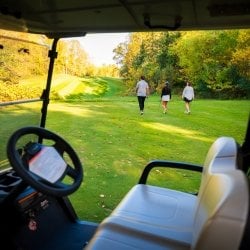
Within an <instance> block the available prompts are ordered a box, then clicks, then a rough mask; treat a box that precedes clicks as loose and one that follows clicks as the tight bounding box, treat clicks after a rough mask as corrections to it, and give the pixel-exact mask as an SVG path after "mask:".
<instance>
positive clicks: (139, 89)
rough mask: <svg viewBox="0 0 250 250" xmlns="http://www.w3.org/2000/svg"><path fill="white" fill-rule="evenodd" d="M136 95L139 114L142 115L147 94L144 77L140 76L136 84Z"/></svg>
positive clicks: (147, 89)
mask: <svg viewBox="0 0 250 250" xmlns="http://www.w3.org/2000/svg"><path fill="white" fill-rule="evenodd" d="M135 91H136V95H137V99H138V104H139V109H140V114H141V115H143V112H144V102H145V99H146V97H148V96H149V85H148V83H147V82H146V81H145V77H144V76H141V78H140V80H139V81H138V82H137V84H136V88H135Z"/></svg>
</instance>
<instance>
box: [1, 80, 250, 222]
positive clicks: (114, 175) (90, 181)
mask: <svg viewBox="0 0 250 250" xmlns="http://www.w3.org/2000/svg"><path fill="white" fill-rule="evenodd" d="M74 79H75V78H74ZM64 80H65V84H62V82H64ZM71 80H72V78H71ZM71 80H70V77H69V78H67V79H65V78H64V77H61V79H59V80H58V84H55V86H56V85H57V86H59V85H60V84H62V85H61V86H63V88H65V87H67V85H68V84H70V83H71ZM80 82H81V83H83V85H84V86H85V88H87V87H88V89H89V90H90V91H89V92H87V93H86V92H84V93H79V92H78V91H82V90H83V89H82V88H81V87H79V86H80V85H81V84H79V86H78V87H76V88H74V90H70V88H68V90H69V92H70V93H71V95H72V97H73V99H71V100H70V102H55V101H54V102H53V101H51V103H50V105H49V112H48V119H47V124H46V128H48V129H50V130H52V131H54V132H56V133H58V134H60V135H61V136H63V137H64V138H65V139H66V140H67V141H68V142H69V143H70V144H71V145H72V146H73V148H75V150H76V152H77V154H78V155H79V157H80V159H81V160H82V162H83V166H84V181H83V183H82V185H81V187H80V188H79V190H78V191H77V192H75V193H74V194H72V195H71V196H70V199H71V201H72V203H73V205H74V207H75V209H76V212H77V214H78V216H79V218H80V219H84V220H90V221H96V222H99V221H101V220H102V219H103V218H105V217H106V216H108V215H109V214H110V212H111V211H112V210H113V209H114V208H115V207H116V206H117V204H118V203H119V202H120V200H121V199H122V197H123V196H124V195H125V194H126V193H127V192H128V190H129V189H130V188H131V187H132V186H133V185H135V184H136V183H137V182H138V180H139V177H140V174H141V172H142V170H143V168H144V166H145V165H146V164H147V163H148V162H149V161H151V160H153V159H162V160H171V161H180V162H190V163H195V164H201V165H202V164H203V162H204V159H205V156H206V154H207V151H208V149H209V147H210V146H211V144H212V143H213V141H214V140H215V139H216V138H218V137H220V136H230V137H234V138H235V139H236V141H237V142H238V143H239V144H242V142H243V140H244V136H245V130H246V124H247V120H248V116H249V111H250V109H249V107H250V105H249V104H250V101H247V100H244V101H234V100H228V101H225V100H224V101H219V100H199V99H197V100H195V101H194V102H193V103H192V104H191V105H192V106H191V110H192V113H191V115H186V114H184V103H183V101H182V100H180V97H179V96H178V97H177V96H173V98H172V100H171V102H170V103H169V111H168V113H167V114H166V115H164V114H163V113H162V108H161V105H160V98H159V96H150V97H149V98H148V99H147V100H146V103H145V114H144V115H143V116H140V115H139V108H138V103H137V99H136V97H135V96H130V97H129V96H123V95H122V93H123V86H122V84H121V81H120V80H117V79H113V78H86V79H82V80H81V81H80ZM92 90H93V91H92ZM74 91H76V92H74ZM31 106H32V107H31ZM31 108H32V109H31ZM34 109H36V111H37V112H35V111H34ZM30 111H32V112H30ZM39 112H40V108H38V107H37V104H29V107H26V106H25V107H23V106H22V105H19V106H17V107H10V108H8V109H5V108H3V109H2V110H1V113H0V120H1V125H2V128H4V129H5V130H6V129H8V128H9V129H11V130H13V129H14V128H15V127H16V125H17V124H15V123H16V120H17V118H19V121H21V124H22V126H27V125H28V123H29V121H30V120H31V119H32V116H34V113H38V114H39ZM29 116H30V118H29ZM4 124H5V125H4ZM5 130H4V132H2V133H3V134H4V137H6V135H7V134H8V132H7V131H5ZM2 139H3V136H2ZM6 140H7V138H6ZM0 149H1V148H0ZM4 150H5V149H1V150H0V151H2V152H3V151H4ZM0 153H1V152H0ZM199 182H200V175H199V174H198V173H190V172H187V171H180V170H178V171H176V170H163V169H157V170H156V171H154V173H153V174H152V175H150V183H151V184H156V185H164V186H167V187H170V188H175V189H180V190H183V191H188V192H189V191H190V192H195V191H197V190H198V187H199Z"/></svg>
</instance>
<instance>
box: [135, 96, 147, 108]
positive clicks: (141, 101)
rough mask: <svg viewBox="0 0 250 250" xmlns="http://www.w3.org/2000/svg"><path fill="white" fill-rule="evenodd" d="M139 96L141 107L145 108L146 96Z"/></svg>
mask: <svg viewBox="0 0 250 250" xmlns="http://www.w3.org/2000/svg"><path fill="white" fill-rule="evenodd" d="M137 98H138V103H139V107H140V111H143V110H144V102H145V99H146V96H137Z"/></svg>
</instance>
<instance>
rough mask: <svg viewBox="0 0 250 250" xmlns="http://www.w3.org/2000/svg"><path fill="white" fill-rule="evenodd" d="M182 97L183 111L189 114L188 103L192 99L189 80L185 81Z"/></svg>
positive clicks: (191, 88)
mask: <svg viewBox="0 0 250 250" xmlns="http://www.w3.org/2000/svg"><path fill="white" fill-rule="evenodd" d="M182 99H183V100H184V102H185V108H186V110H185V113H187V114H190V112H191V110H190V103H191V102H192V101H193V100H194V89H193V87H192V86H191V83H190V82H187V85H186V87H185V88H184V89H183V92H182Z"/></svg>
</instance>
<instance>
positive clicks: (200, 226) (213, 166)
mask: <svg viewBox="0 0 250 250" xmlns="http://www.w3.org/2000/svg"><path fill="white" fill-rule="evenodd" d="M237 149H238V146H237V143H236V142H235V140H234V139H233V138H230V137H221V138H219V139H217V140H216V141H215V142H214V143H213V145H212V146H211V148H210V150H209V152H208V154H207V157H206V160H205V163H204V170H203V173H202V181H201V186H200V190H199V194H198V199H197V206H196V213H195V219H194V231H193V240H192V249H201V250H206V249H213V250H215V249H227V250H228V249H238V248H239V246H240V243H241V240H242V236H243V234H244V229H245V225H246V221H247V216H248V209H249V188H248V180H247V177H246V176H245V174H244V172H242V171H241V170H239V169H238V166H237Z"/></svg>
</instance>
